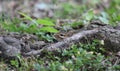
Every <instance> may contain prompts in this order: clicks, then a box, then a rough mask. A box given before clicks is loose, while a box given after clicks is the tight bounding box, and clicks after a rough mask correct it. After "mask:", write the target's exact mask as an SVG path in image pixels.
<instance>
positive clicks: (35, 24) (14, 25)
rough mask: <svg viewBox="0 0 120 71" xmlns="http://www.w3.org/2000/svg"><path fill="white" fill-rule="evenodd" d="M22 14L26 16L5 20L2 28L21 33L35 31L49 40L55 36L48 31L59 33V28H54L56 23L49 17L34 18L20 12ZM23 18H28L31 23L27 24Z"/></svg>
mask: <svg viewBox="0 0 120 71" xmlns="http://www.w3.org/2000/svg"><path fill="white" fill-rule="evenodd" d="M20 15H22V16H24V18H23V19H18V18H14V19H12V20H5V21H4V22H2V24H1V25H2V28H4V29H5V30H7V31H12V32H21V33H24V32H25V33H32V34H33V33H34V34H36V35H38V36H39V37H40V38H42V39H45V40H47V41H52V40H53V38H52V36H51V35H50V34H47V33H51V34H52V33H57V32H58V30H57V29H55V28H54V26H55V24H54V23H53V22H52V21H50V20H47V19H32V18H31V17H29V16H27V15H25V14H24V13H20ZM23 20H28V21H29V22H30V23H29V24H28V23H27V24H25V23H24V22H22V21H23Z"/></svg>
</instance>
